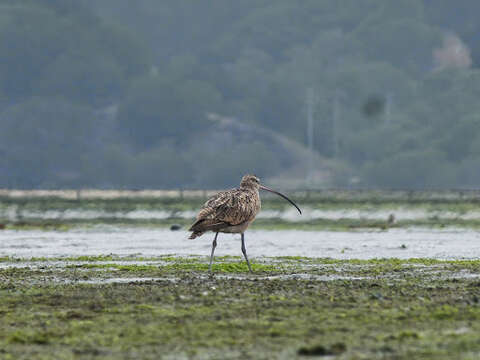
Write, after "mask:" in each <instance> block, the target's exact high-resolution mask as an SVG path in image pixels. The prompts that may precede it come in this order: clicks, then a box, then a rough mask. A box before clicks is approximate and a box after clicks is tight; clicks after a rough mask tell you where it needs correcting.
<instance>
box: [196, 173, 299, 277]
mask: <svg viewBox="0 0 480 360" xmlns="http://www.w3.org/2000/svg"><path fill="white" fill-rule="evenodd" d="M259 189H262V190H267V191H270V192H272V193H274V194H277V195H279V196H281V197H283V198H284V199H285V200H287V201H289V202H290V203H291V204H292V205H293V206H295V207H296V208H297V210H298V212H299V213H300V214H301V213H302V211H301V210H300V208H299V207H298V206H297V205H296V204H295V203H294V202H293V201H292V200H290V199H289V198H287V197H286V196H285V195H283V194H281V193H279V192H278V191H275V190H272V189H270V188H268V187H266V186H263V185H260V180H259V179H258V177H256V176H255V175H245V176H244V177H243V178H242V181H241V182H240V187H239V188H236V189H231V190H227V191H221V192H219V193H218V194H216V195H214V196H213V197H211V198H210V199H208V200H207V202H206V203H205V204H204V205H203V206H202V209H201V210H200V212H199V213H198V215H197V220H196V221H195V223H193V225H192V226H191V227H190V229H188V231H192V234H191V235H190V239H195V238H196V237H199V236H201V235H203V234H204V233H205V232H207V231H213V232H214V233H215V238H214V239H213V243H212V254H211V255H210V267H209V271H210V272H212V262H213V253H214V251H215V247H216V246H217V237H218V233H219V232H222V233H234V234H242V253H243V255H244V256H245V260H246V261H247V265H248V270H250V272H252V268H251V266H250V262H249V261H248V256H247V250H246V249H245V235H244V232H245V230H247V228H248V225H250V223H251V222H252V221H253V220H255V216H257V214H258V212H259V211H260V207H261V200H260V195H259V193H258V190H259Z"/></svg>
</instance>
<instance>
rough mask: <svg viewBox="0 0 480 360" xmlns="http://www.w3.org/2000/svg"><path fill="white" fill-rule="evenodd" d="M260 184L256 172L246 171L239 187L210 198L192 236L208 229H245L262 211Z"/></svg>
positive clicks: (200, 213) (192, 228)
mask: <svg viewBox="0 0 480 360" xmlns="http://www.w3.org/2000/svg"><path fill="white" fill-rule="evenodd" d="M259 187H260V181H259V180H258V178H257V177H256V176H253V175H245V176H244V177H243V178H242V181H241V183H240V187H239V188H236V189H231V190H227V191H222V192H219V193H218V194H216V195H214V196H213V197H211V198H210V199H208V201H207V202H206V203H205V204H204V205H203V207H202V209H201V210H200V212H199V213H198V215H197V221H195V223H194V224H193V225H192V226H191V227H190V229H189V230H188V231H192V234H191V235H190V239H195V238H196V237H198V236H201V235H202V234H203V233H205V232H206V231H215V232H224V233H243V232H244V231H245V230H246V229H247V227H248V225H250V223H251V222H252V221H253V220H254V219H255V216H257V214H258V212H259V211H260V207H261V200H260V195H259V193H258V190H259Z"/></svg>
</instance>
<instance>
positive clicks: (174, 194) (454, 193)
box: [0, 189, 480, 201]
mask: <svg viewBox="0 0 480 360" xmlns="http://www.w3.org/2000/svg"><path fill="white" fill-rule="evenodd" d="M218 191H220V190H186V189H177V190H99V189H77V190H74V189H70V190H18V189H0V199H1V198H4V199H5V198H7V199H28V198H58V199H66V200H93V199H101V200H102V199H103V200H114V199H206V198H208V197H210V196H212V195H214V194H216V193H217V192H218ZM282 191H283V192H285V193H286V194H288V196H289V197H292V198H295V199H304V200H307V199H310V200H322V199H324V200H325V199H334V200H352V201H355V200H371V199H381V200H383V201H389V200H392V201H395V200H409V199H410V200H417V201H421V200H425V201H428V200H450V201H454V200H474V201H477V200H478V201H480V189H471V190H469V189H467V190H372V189H362V190H339V189H322V190H318V189H302V190H299V189H296V190H285V189H284V190H282ZM273 196H275V195H273V194H270V193H263V192H262V197H263V198H271V197H273Z"/></svg>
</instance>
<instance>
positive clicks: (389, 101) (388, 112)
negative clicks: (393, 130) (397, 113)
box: [385, 92, 393, 125]
mask: <svg viewBox="0 0 480 360" xmlns="http://www.w3.org/2000/svg"><path fill="white" fill-rule="evenodd" d="M392 106H393V94H392V93H391V92H388V93H387V97H386V101H385V124H386V125H390V124H391V123H392Z"/></svg>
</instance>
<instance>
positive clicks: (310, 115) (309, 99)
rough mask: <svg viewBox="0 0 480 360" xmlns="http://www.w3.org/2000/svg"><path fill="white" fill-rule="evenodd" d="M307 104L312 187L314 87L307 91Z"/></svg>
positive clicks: (309, 174) (310, 181)
mask: <svg viewBox="0 0 480 360" xmlns="http://www.w3.org/2000/svg"><path fill="white" fill-rule="evenodd" d="M305 102H306V104H307V145H308V169H307V179H306V183H307V184H309V185H312V182H313V167H314V162H315V159H314V150H313V140H314V137H313V132H314V128H313V125H314V124H313V113H314V109H315V103H316V99H315V90H314V89H313V87H309V88H308V89H307V97H306V100H305Z"/></svg>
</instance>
